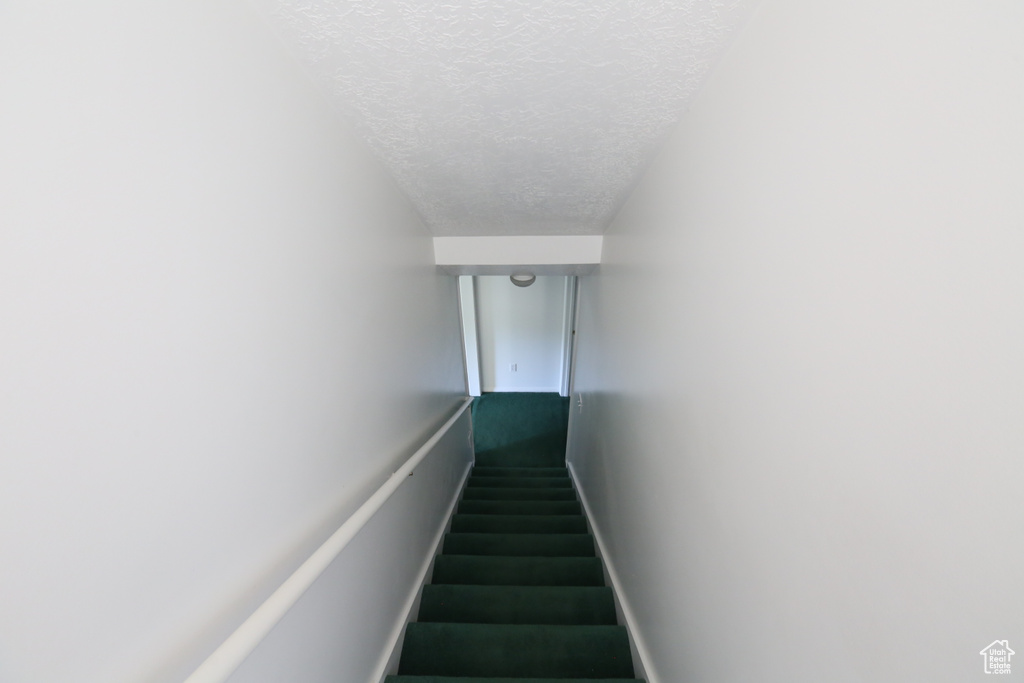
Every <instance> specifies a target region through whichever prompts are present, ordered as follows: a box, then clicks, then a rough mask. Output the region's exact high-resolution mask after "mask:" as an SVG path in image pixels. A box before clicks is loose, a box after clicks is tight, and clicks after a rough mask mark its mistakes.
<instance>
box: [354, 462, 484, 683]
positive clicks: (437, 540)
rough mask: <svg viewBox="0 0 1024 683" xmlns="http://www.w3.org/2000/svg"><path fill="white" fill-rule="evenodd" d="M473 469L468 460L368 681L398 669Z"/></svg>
mask: <svg viewBox="0 0 1024 683" xmlns="http://www.w3.org/2000/svg"><path fill="white" fill-rule="evenodd" d="M472 469H473V463H472V462H470V463H469V465H468V466H467V467H466V471H465V472H463V473H462V477H460V478H459V484H458V486H456V487H455V495H454V496H453V497H452V501H451V503H449V505H448V511H447V513H446V514H445V518H444V520H445V522H444V524H442V525H441V528H440V530H439V531H438V532H437V534H436V535H435V537H434V542H433V546H432V547H433V552H431V553H430V554H429V555H428V556H427V558H426V560H424V562H423V566H422V567H420V573H419V575H418V578H417V581H416V584H415V585H414V587H413V589H412V592H411V593H410V594H409V598H408V599H407V600H406V601H405V608H404V610H403V611H402V614H403V615H404V616H403V618H402V619H401V620H400V621H399V622H398V623H397V624H396V625H395V629H394V630H393V631H392V632H391V637H390V638H389V639H388V643H387V647H386V648H385V649H384V654H383V655H382V656H381V659H380V662H379V663H378V664H377V668H376V669H375V670H374V671H375V673H374V675H373V676H372V677H371V678H370V683H384V679H385V678H386V677H387V676H388V675H389V674H390V673H392V672H393V671H396V670H397V669H398V658H399V657H400V656H401V654H402V648H401V644H402V639H403V638H404V637H405V629H406V627H407V626H408V625H409V622H411V621H412V620H413V618H414V617H413V615H415V614H416V612H417V611H418V610H419V606H420V598H421V596H422V595H423V586H424V585H426V583H427V577H428V576H430V570H431V569H432V568H433V567H434V560H435V558H437V555H438V553H439V552H440V550H441V541H442V540H444V535H445V533H446V532H447V531H448V527H450V526H451V523H452V514H453V513H454V512H455V506H456V505H458V503H459V497H460V496H461V495H462V489H463V488H465V486H466V479H467V478H468V477H469V473H470V471H471V470H472Z"/></svg>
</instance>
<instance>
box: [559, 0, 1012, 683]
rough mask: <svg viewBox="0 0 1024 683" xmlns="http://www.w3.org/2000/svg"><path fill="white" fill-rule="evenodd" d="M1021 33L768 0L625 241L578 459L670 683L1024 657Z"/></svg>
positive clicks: (583, 383)
mask: <svg viewBox="0 0 1024 683" xmlns="http://www.w3.org/2000/svg"><path fill="white" fill-rule="evenodd" d="M1022 30H1024V5H1022V4H1021V3H1019V2H1017V1H1016V0H994V1H993V2H984V3H977V2H969V1H967V0H952V1H951V2H943V3H934V2H926V1H924V0H896V1H895V2H894V1H893V0H884V1H883V0H867V2H858V3H822V2H815V1H812V0H765V2H764V4H763V5H762V6H761V7H760V9H759V10H758V13H757V14H756V15H755V17H754V18H753V19H752V21H751V23H750V24H749V25H748V26H747V27H746V28H745V30H744V31H743V32H742V34H741V35H740V37H739V38H738V39H737V43H736V44H735V45H734V47H733V49H732V50H731V51H730V52H729V53H728V55H727V57H726V58H725V59H724V61H723V62H722V63H721V64H720V66H719V68H718V69H717V71H716V72H715V73H714V75H713V76H712V77H711V78H710V79H709V81H708V82H707V83H706V84H705V86H704V88H703V90H702V91H701V93H700V94H699V96H698V97H697V99H696V101H695V102H694V104H693V107H692V109H691V111H690V112H689V113H688V115H687V117H686V118H685V119H684V121H683V123H682V125H681V126H680V128H679V129H678V130H677V131H676V133H675V135H674V137H673V138H672V139H671V140H670V141H669V142H668V144H667V146H666V148H665V149H664V152H663V154H662V156H661V158H660V160H659V161H658V162H657V163H655V165H654V166H653V167H652V168H651V169H650V171H649V172H648V174H647V175H646V177H645V179H644V180H643V182H642V183H641V184H640V186H639V188H638V190H637V191H636V192H635V194H634V195H633V197H632V198H631V200H630V201H629V203H628V205H627V207H626V208H625V210H624V211H623V212H622V213H621V214H620V215H619V216H618V218H617V219H616V221H615V223H614V225H613V227H612V228H611V230H610V231H609V233H608V234H607V235H606V237H605V242H604V253H603V264H602V266H601V268H600V272H599V274H598V275H596V276H593V277H589V278H583V281H584V286H583V292H582V299H581V306H582V307H583V308H582V314H583V322H582V329H581V331H580V340H579V357H578V364H577V372H578V374H577V377H576V389H577V391H580V392H582V394H583V403H584V405H583V410H582V413H579V412H578V411H577V410H575V409H574V410H573V421H574V423H573V431H572V432H570V433H571V434H573V435H574V437H573V440H572V443H571V453H570V459H571V461H572V462H573V463H574V467H576V468H577V470H578V472H579V475H580V481H581V482H582V485H583V489H584V490H585V492H586V493H587V495H588V496H589V497H590V499H591V501H592V502H593V504H594V508H595V518H594V520H593V521H594V522H595V524H596V526H597V527H598V530H599V531H600V532H601V533H602V534H603V535H604V537H605V539H606V541H607V544H608V547H609V550H610V554H611V559H612V561H613V563H614V565H615V566H616V568H617V569H618V572H619V574H620V575H621V577H622V581H623V584H624V586H625V591H624V597H625V598H626V600H627V601H628V602H629V604H630V606H631V607H632V608H633V610H634V611H635V613H636V615H637V622H638V624H639V625H640V632H641V635H642V638H643V640H644V641H645V642H646V644H647V647H648V648H649V650H650V652H651V663H652V664H653V665H654V666H653V668H654V669H655V671H656V673H657V674H658V676H657V677H658V679H659V680H660V681H662V682H663V683H667V682H669V681H700V682H702V683H715V682H718V681H721V682H723V683H724V682H726V681H753V680H757V681H765V682H768V683H770V682H773V681H778V682H780V683H781V682H783V681H785V682H786V683H799V682H801V681H808V682H810V681H820V680H823V679H827V680H829V681H837V682H838V681H880V682H884V681H892V682H896V681H935V682H942V681H949V682H951V683H952V682H954V681H957V682H959V681H965V680H972V679H973V678H974V677H977V678H981V677H982V676H984V674H983V673H982V662H981V657H980V655H979V654H978V653H979V651H980V650H981V649H982V648H983V647H985V646H986V645H988V644H989V643H990V642H992V641H993V640H995V639H996V638H999V639H1004V638H1007V639H1009V644H1010V646H1011V647H1012V648H1014V649H1016V651H1017V652H1018V653H1020V652H1022V650H1021V647H1022V646H1024V591H1022V590H1021V588H1020V577H1021V576H1022V575H1024V546H1022V545H1021V543H1020V542H1019V540H1020V539H1021V538H1024V496H1022V495H1021V481H1024V458H1022V457H1021V454H1022V453H1024V419H1022V418H1021V416H1022V415H1024V392H1022V390H1021V388H1022V387H1024V353H1022V351H1021V350H1022V349H1024V267H1022V265H1021V264H1022V263H1024V229H1022V226H1024V192H1022V188H1024V126H1022V125H1021V121H1024V78H1021V73H1022V70H1021V69H1022V65H1024V41H1021V40H1020V36H1021V32H1022ZM574 404H575V401H574ZM1017 657H1020V655H1019V654H1018V655H1017ZM1013 666H1014V667H1015V668H1019V667H1024V662H1016V661H1014V662H1013ZM653 678H654V677H652V680H653Z"/></svg>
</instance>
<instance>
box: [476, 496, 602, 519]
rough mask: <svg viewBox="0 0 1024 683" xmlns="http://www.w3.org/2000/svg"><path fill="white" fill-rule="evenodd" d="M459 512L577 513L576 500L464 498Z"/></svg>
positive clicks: (578, 510) (579, 506) (477, 513)
mask: <svg viewBox="0 0 1024 683" xmlns="http://www.w3.org/2000/svg"><path fill="white" fill-rule="evenodd" d="M458 512H459V514H466V515H579V514H582V513H583V507H582V506H581V505H580V503H579V501H577V500H465V499H463V500H462V502H460V503H459V509H458Z"/></svg>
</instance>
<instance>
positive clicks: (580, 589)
mask: <svg viewBox="0 0 1024 683" xmlns="http://www.w3.org/2000/svg"><path fill="white" fill-rule="evenodd" d="M418 621H421V622H451V623H476V624H604V625H614V624H615V623H616V616H615V602H614V598H613V597H612V589H611V588H608V587H606V586H600V587H598V586H465V585H442V584H428V585H426V586H424V587H423V597H422V600H421V601H420V611H419V618H418Z"/></svg>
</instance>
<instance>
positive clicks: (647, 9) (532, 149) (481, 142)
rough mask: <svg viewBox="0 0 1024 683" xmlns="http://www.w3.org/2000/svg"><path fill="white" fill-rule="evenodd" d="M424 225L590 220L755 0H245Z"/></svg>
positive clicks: (574, 226)
mask: <svg viewBox="0 0 1024 683" xmlns="http://www.w3.org/2000/svg"><path fill="white" fill-rule="evenodd" d="M257 1H258V2H259V3H260V4H261V5H262V6H263V8H264V10H265V11H266V14H267V15H268V16H269V17H270V18H271V21H272V23H274V24H275V25H277V26H278V28H279V29H280V31H281V33H282V34H283V36H284V38H285V40H286V41H287V42H289V43H290V44H291V45H292V46H293V48H294V49H295V51H296V53H297V54H298V55H299V57H300V59H302V60H303V61H305V62H306V63H307V64H308V65H309V67H310V68H311V70H312V72H313V74H314V76H315V77H316V78H317V79H318V80H319V81H320V82H321V83H322V84H323V85H324V87H325V88H327V90H328V92H329V93H330V96H331V98H332V99H333V101H334V103H335V105H336V106H337V107H338V108H339V109H340V110H341V112H342V113H343V114H344V115H345V116H346V117H348V118H349V119H350V120H351V121H352V122H353V124H354V125H355V126H356V128H357V129H358V130H359V131H360V132H361V134H362V135H363V136H364V137H365V138H366V140H367V142H368V143H369V144H370V145H371V147H373V149H374V150H375V151H376V152H377V154H378V155H379V156H380V158H381V159H382V160H383V161H384V163H385V164H386V165H387V166H388V167H389V168H390V170H391V172H392V173H393V174H394V176H395V179H396V181H397V182H398V184H399V185H400V186H401V187H402V189H403V190H404V191H405V192H406V193H407V194H408V195H409V197H410V199H411V200H412V201H413V203H414V204H415V205H416V207H417V208H418V210H419V211H420V213H421V215H422V216H423V218H424V220H425V221H426V223H427V225H428V226H429V228H430V229H431V230H432V231H433V233H434V234H436V235H544V234H566V235H570V234H599V233H602V232H603V231H604V229H605V228H606V227H607V225H608V223H609V221H610V220H611V219H612V217H613V216H614V214H615V212H616V211H617V210H618V208H619V206H620V205H621V203H622V202H623V201H624V200H625V198H626V196H627V195H628V193H629V190H630V189H631V188H632V187H633V185H634V183H635V182H636V179H637V176H638V174H639V173H640V172H641V171H642V169H643V167H644V166H645V164H646V162H647V161H648V159H649V157H650V156H651V155H652V154H653V153H654V152H655V151H656V148H657V146H658V144H659V143H660V141H661V140H662V139H663V137H664V136H665V135H666V133H667V132H668V131H669V130H670V129H671V128H672V126H673V125H674V124H675V123H676V122H678V120H679V119H680V118H681V116H682V114H683V111H684V109H685V107H686V105H687V103H688V100H689V98H690V97H691V96H692V95H693V93H694V92H695V90H696V89H697V87H698V86H699V85H700V83H701V81H702V79H703V78H704V76H705V75H706V73H707V72H708V70H709V69H710V68H711V66H712V65H713V63H714V61H715V59H716V58H717V57H718V55H719V54H720V53H721V52H722V50H723V47H724V45H725V44H726V42H727V41H728V39H729V37H730V34H731V33H732V32H733V31H734V30H735V29H736V28H737V27H738V26H739V25H740V24H741V23H742V22H743V21H744V20H745V19H746V17H747V16H748V15H749V13H750V11H751V10H752V8H753V6H754V4H755V2H756V0H676V1H675V2H671V1H666V0H564V1H562V2H554V1H552V0H508V1H504V2H502V1H499V0H366V1H365V2H357V1H351V0H350V1H347V2H346V1H342V0H257Z"/></svg>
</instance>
